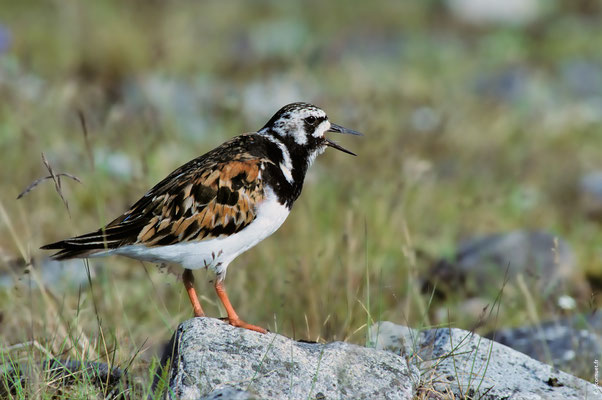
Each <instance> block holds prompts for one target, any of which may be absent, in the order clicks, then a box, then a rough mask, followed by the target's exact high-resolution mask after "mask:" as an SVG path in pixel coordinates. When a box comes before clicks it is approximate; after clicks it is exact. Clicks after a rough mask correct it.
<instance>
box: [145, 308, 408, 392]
mask: <svg viewBox="0 0 602 400" xmlns="http://www.w3.org/2000/svg"><path fill="white" fill-rule="evenodd" d="M166 349H167V351H166V352H165V353H164V356H163V360H162V364H163V365H167V364H168V363H167V359H172V360H173V361H172V362H171V363H170V365H171V369H170V370H169V373H168V374H167V375H166V374H165V373H164V371H160V372H158V373H157V374H156V375H155V376H156V377H159V376H167V377H168V379H167V381H168V382H169V388H168V390H167V393H168V394H167V395H166V397H170V398H178V399H198V398H201V397H202V396H204V395H207V394H211V393H213V392H214V391H215V390H221V389H224V388H231V389H238V390H242V391H248V392H250V393H252V394H253V395H255V396H257V398H260V399H288V398H290V399H308V398H309V399H314V398H325V399H339V398H353V399H411V398H412V396H413V394H414V393H415V383H417V382H418V381H419V374H418V370H417V369H416V368H415V367H412V366H410V365H408V363H407V361H406V359H405V358H403V357H399V356H397V355H395V354H392V353H390V352H386V351H379V350H374V349H369V348H365V347H360V346H357V345H353V344H348V343H342V342H334V343H326V344H322V343H305V342H296V341H294V340H291V339H288V338H286V337H284V336H281V335H278V334H274V333H268V334H265V335H262V334H259V333H256V332H252V331H248V330H245V329H240V328H235V327H232V326H230V325H228V324H226V323H224V322H222V321H220V320H216V319H211V318H194V319H190V320H188V321H186V322H184V323H182V324H181V325H180V326H179V327H178V329H177V330H176V332H175V334H174V337H173V338H172V342H171V343H170V344H169V345H168V346H167V348H166ZM156 380H157V379H156ZM156 384H157V382H155V388H156V387H157V385H156Z"/></svg>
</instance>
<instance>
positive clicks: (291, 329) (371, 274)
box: [0, 1, 602, 398]
mask: <svg viewBox="0 0 602 400" xmlns="http://www.w3.org/2000/svg"><path fill="white" fill-rule="evenodd" d="M310 4H311V5H302V4H293V3H290V4H289V3H284V2H283V3H280V2H279V3H275V2H274V3H269V2H266V3H261V4H250V3H249V4H248V3H245V2H234V3H230V4H228V5H223V4H218V3H215V4H203V5H200V4H195V3H185V4H180V3H179V4H175V3H169V2H167V3H163V2H157V3H153V6H152V7H142V6H141V3H140V2H137V1H132V2H127V3H122V2H118V1H105V2H94V3H87V2H86V3H56V2H55V3H51V2H48V3H44V4H43V5H41V4H33V3H29V2H12V3H10V4H4V5H3V6H2V7H1V8H0V27H4V28H6V29H7V30H8V31H9V32H10V36H11V38H12V39H11V40H12V44H11V46H10V48H9V49H7V50H0V96H1V97H2V99H3V100H2V102H0V159H2V160H3V163H2V164H3V166H4V168H2V169H0V182H2V183H1V185H2V190H0V206H1V209H0V211H2V218H1V221H2V222H1V223H0V253H1V256H2V260H3V261H2V262H0V269H1V270H3V271H4V272H5V273H6V274H11V275H12V276H14V278H15V280H16V281H17V283H16V284H15V285H14V286H10V287H2V288H0V304H2V308H1V310H0V318H1V323H0V347H1V348H2V349H3V350H2V355H3V357H4V360H12V361H15V362H17V361H19V362H25V363H26V364H28V365H32V366H33V365H39V362H40V361H42V360H44V359H45V357H47V355H45V352H43V351H40V350H39V349H40V348H43V349H45V350H46V351H47V352H48V353H49V354H52V355H53V356H55V357H56V356H59V355H60V356H69V357H72V358H73V359H77V360H82V361H85V360H100V361H103V362H108V363H110V364H111V365H118V366H121V367H124V366H127V365H130V368H129V371H131V373H132V374H133V375H134V376H137V377H139V379H140V380H141V383H140V386H139V387H140V388H142V389H141V390H142V392H143V393H144V390H147V389H145V388H147V387H148V376H149V375H150V374H149V368H150V367H151V365H153V363H154V362H156V361H154V360H156V354H157V352H156V351H154V349H155V348H157V346H159V345H160V344H162V343H163V342H164V341H166V340H167V339H168V338H169V336H170V335H171V333H172V331H173V330H174V329H175V327H176V326H177V324H178V323H179V322H181V321H183V320H185V319H186V318H189V317H190V315H191V313H190V309H189V308H190V307H189V305H188V304H187V299H186V296H185V292H184V290H183V289H182V287H181V286H182V285H181V283H180V282H179V281H178V280H177V279H176V278H175V277H174V276H172V275H169V274H166V273H164V272H162V271H159V270H157V269H156V268H155V267H154V266H152V265H149V264H144V265H143V264H141V263H138V262H135V261H131V260H127V259H118V258H110V259H104V260H94V261H92V262H91V263H90V275H91V282H90V284H86V283H85V282H84V283H83V284H82V285H81V286H79V287H78V286H77V285H75V286H72V287H69V288H65V289H56V288H55V287H53V286H52V285H47V284H44V282H40V281H39V280H38V279H37V278H36V276H37V275H39V274H38V273H39V268H40V265H41V263H40V260H42V259H43V257H46V256H47V254H46V253H43V252H41V251H40V250H38V248H39V247H40V246H41V245H43V244H46V243H48V242H51V241H54V240H59V239H62V238H64V237H67V236H70V235H74V234H80V233H84V232H87V231H90V230H92V229H95V228H97V227H98V226H100V225H102V224H104V223H106V222H107V221H109V220H110V219H111V218H112V217H114V216H117V215H119V214H120V213H121V212H123V211H124V210H125V209H126V207H128V206H129V205H131V204H132V203H133V202H134V201H135V200H136V199H137V198H138V197H140V196H141V195H142V194H143V193H144V192H145V191H146V190H147V189H148V188H149V187H151V186H152V185H154V184H155V183H156V182H158V181H159V180H160V179H162V178H163V177H164V176H165V175H166V174H168V173H169V172H170V171H172V170H173V169H175V168H176V167H178V166H179V165H181V164H182V163H184V162H186V161H188V160H189V159H191V158H193V157H196V156H198V155H199V154H202V153H204V152H205V151H207V150H209V149H211V148H213V147H214V146H216V145H218V144H219V143H221V142H222V141H224V140H225V139H227V138H229V137H231V136H234V135H236V134H238V133H240V132H244V131H249V130H253V129H257V128H260V127H261V126H262V124H263V123H264V122H265V121H266V120H267V119H268V118H269V117H270V116H271V114H272V113H273V112H274V111H275V110H276V109H277V108H278V107H280V106H281V105H283V104H284V103H286V102H289V101H297V100H306V101H310V102H314V103H316V104H318V105H320V106H322V107H323V108H324V109H326V110H327V111H328V112H329V116H330V117H331V118H332V120H333V121H335V122H337V123H339V124H341V125H343V126H348V127H350V128H353V129H357V130H359V131H362V132H364V133H365V134H366V136H365V137H364V138H362V139H358V140H353V139H348V138H343V139H341V140H342V141H344V145H345V146H346V147H348V148H350V149H351V150H353V151H355V152H357V153H358V154H359V156H358V157H357V158H352V157H348V156H346V155H344V154H337V153H335V152H327V154H325V155H324V156H322V157H320V158H319V159H318V160H317V162H316V165H314V167H313V168H312V170H311V171H310V173H309V175H308V177H307V181H306V185H305V188H304V192H303V194H302V196H301V198H300V199H299V200H298V202H297V203H296V205H295V208H294V210H293V212H292V214H291V216H290V217H289V218H288V220H287V221H286V223H285V224H284V226H283V227H282V228H281V229H280V230H279V231H278V232H277V233H276V234H275V235H274V236H272V237H271V238H269V239H267V240H265V241H264V242H262V243H261V245H259V246H257V247H256V248H255V249H253V250H251V251H249V252H248V253H245V254H244V255H242V256H240V257H239V258H238V259H237V260H235V261H234V262H233V263H232V265H231V266H230V269H229V271H230V272H229V275H228V278H227V280H226V286H227V288H228V291H229V294H230V296H231V300H232V303H233V304H234V306H235V307H236V308H237V311H238V312H239V314H240V315H241V316H242V317H243V318H245V319H246V320H248V321H249V322H250V323H255V324H258V325H262V326H265V327H268V328H269V329H272V330H277V331H278V332H280V333H282V334H285V335H287V336H290V337H294V338H297V339H309V340H316V339H320V340H324V341H330V340H347V341H351V342H356V343H363V342H364V340H365V339H364V336H365V335H364V332H365V331H364V328H365V327H366V326H367V325H369V324H370V323H372V322H374V321H377V320H392V321H394V322H398V323H403V324H407V325H409V326H416V325H422V324H426V325H447V324H451V325H452V326H455V327H461V328H470V327H472V326H474V324H475V321H476V320H478V315H475V314H474V313H471V312H468V311H467V310H466V308H465V307H464V305H465V296H463V292H462V290H461V289H460V290H457V291H454V292H453V293H448V296H447V297H446V298H445V299H439V298H437V297H433V296H432V295H433V293H432V292H428V291H427V292H422V291H420V287H421V286H422V283H423V281H424V280H425V278H427V277H428V268H429V266H430V261H429V257H430V258H438V257H440V256H445V255H451V254H452V253H453V249H454V244H455V243H456V242H457V241H458V240H459V239H460V238H463V237H466V236H472V235H478V234H483V233H489V232H498V231H506V230H513V229H541V230H545V231H549V232H554V233H556V234H558V235H559V236H560V237H562V238H564V239H566V240H567V241H568V242H569V243H570V244H571V245H572V246H573V248H574V250H575V252H576V255H577V258H578V264H577V265H578V267H577V269H576V270H575V271H574V275H573V276H572V277H570V279H571V281H575V282H577V283H582V282H586V281H588V280H589V281H590V282H596V281H597V282H600V281H601V280H602V274H601V273H600V271H602V265H601V264H602V261H601V260H600V257H598V250H597V248H598V244H599V243H600V241H601V240H602V233H601V231H600V229H599V225H598V223H597V222H596V221H593V220H591V219H588V218H587V217H586V215H585V214H584V213H583V212H582V210H581V209H580V208H579V197H578V191H577V183H578V180H579V178H580V176H581V175H582V174H583V173H585V172H587V171H590V170H595V169H599V168H600V167H601V161H600V156H599V148H600V147H601V146H602V135H599V134H598V131H599V130H600V125H601V121H602V118H601V117H600V114H599V112H596V108H595V105H596V104H599V103H596V95H595V93H596V90H595V89H596V86H595V85H596V83H595V82H596V81H595V80H594V82H593V83H592V84H591V87H590V88H587V87H586V88H581V87H579V86H578V85H576V84H573V83H571V82H573V81H572V80H571V79H573V78H570V76H571V75H570V73H571V72H570V68H572V65H574V63H586V66H587V65H590V66H594V67H596V66H597V67H598V68H599V67H600V65H602V59H601V58H602V57H601V56H600V53H599V48H598V47H599V46H598V43H600V40H598V39H602V27H600V25H599V24H596V23H592V22H591V19H590V18H591V17H589V16H588V15H600V14H599V13H600V9H599V7H598V8H597V7H596V6H593V9H592V10H589V11H588V12H587V13H585V12H583V11H582V10H581V9H579V7H577V6H574V5H571V6H568V5H566V6H565V5H560V4H558V5H556V6H555V7H556V8H553V7H552V9H551V11H550V12H548V14H546V16H545V18H544V19H543V20H542V21H541V22H538V23H535V24H533V25H532V26H529V27H527V28H520V27H515V28H511V27H506V28H494V27H482V28H475V27H469V26H466V25H463V24H462V23H460V22H458V21H457V20H455V19H454V18H453V17H451V16H450V14H449V13H448V12H447V11H446V8H445V7H444V6H443V5H442V4H441V3H440V2H438V1H431V2H402V3H399V4H394V3H388V2H379V3H377V4H373V3H370V4H368V3H366V4H363V3H361V4H357V5H355V6H354V7H347V6H346V4H343V3H342V2H340V1H339V2H329V3H327V4H323V3H319V2H312V3H310ZM0 49H2V45H1V43H0ZM567 71H568V72H567ZM513 79H515V81H513ZM508 82H510V83H508ZM512 82H515V83H514V84H513V83H512ZM513 85H514V86H513ZM588 90H589V91H588ZM598 93H599V92H598ZM80 115H83V116H84V119H85V122H86V130H85V133H86V134H85V135H84V130H83V129H82V123H81V119H80V117H79V116H80ZM42 153H44V155H45V157H46V159H47V161H48V163H49V165H50V166H51V167H52V169H53V170H54V172H55V173H57V174H59V173H68V174H72V175H73V176H76V177H77V178H78V179H80V180H81V184H80V183H77V182H75V181H72V180H70V179H68V178H67V179H65V178H63V179H62V180H61V182H62V183H61V191H62V193H63V196H64V198H65V200H66V201H67V202H68V204H69V212H67V210H66V208H65V205H64V203H63V201H62V199H61V198H60V197H59V196H58V195H57V192H56V190H55V188H54V185H53V184H52V183H51V182H50V181H45V182H42V183H40V184H39V185H38V186H37V187H35V188H34V189H33V190H32V191H30V192H29V193H27V194H26V195H25V196H24V197H23V198H22V199H20V200H16V197H17V195H18V194H19V193H21V192H22V191H23V190H24V189H25V188H26V187H27V186H28V185H29V184H30V183H31V182H34V181H35V180H36V179H39V178H42V177H45V176H47V175H48V171H47V169H46V167H45V166H44V164H43V162H42V159H41V156H40V155H41V154H42ZM424 255H427V257H424ZM18 260H25V261H26V262H20V264H19V262H18ZM29 261H32V265H31V266H28V267H18V268H15V267H14V265H15V263H16V264H17V265H26V264H27V262H29ZM82 268H85V265H84V263H83V262H82ZM196 277H197V288H198V291H199V292H200V293H201V294H202V299H201V301H202V302H203V305H204V307H205V310H206V311H207V312H208V314H209V315H211V316H220V315H223V311H222V310H220V308H219V306H218V304H217V303H216V297H215V296H214V294H213V289H212V285H211V283H210V280H211V279H213V277H212V276H210V275H208V274H205V273H204V272H202V271H200V272H197V273H196ZM502 282H503V274H502V276H501V278H500V285H499V286H498V287H492V288H488V289H487V290H485V291H484V292H486V293H487V296H486V298H485V301H486V302H490V303H491V304H493V302H494V300H495V295H496V293H497V291H498V290H499V288H500V287H501V285H502ZM34 283H35V284H34ZM494 286H495V285H494ZM575 287H581V286H577V285H572V284H571V285H569V293H568V294H571V295H573V296H574V297H575V298H577V300H578V306H577V307H578V310H581V311H587V310H590V309H593V308H596V307H598V306H599V304H600V298H599V295H597V294H596V293H597V291H599V290H600V288H599V287H593V288H592V290H590V291H587V292H583V291H580V290H578V289H573V290H572V291H571V288H575ZM532 295H538V294H537V293H532ZM558 314H559V310H558V309H557V308H555V307H554V306H553V304H551V303H550V301H549V299H545V298H540V297H536V298H533V299H532V301H527V302H525V297H524V295H523V292H522V291H521V290H520V287H519V286H517V285H516V284H515V283H513V282H510V283H509V284H508V287H507V290H506V292H505V294H504V298H503V300H502V306H501V308H500V311H499V316H498V320H497V325H496V324H494V322H493V321H490V320H487V321H484V322H483V323H482V324H481V325H480V326H479V328H478V332H479V333H484V332H487V331H488V330H490V329H492V328H495V327H500V326H515V325H520V324H523V323H524V321H529V320H533V316H534V315H535V316H536V318H537V319H538V320H546V319H550V318H553V317H555V316H557V315H558ZM423 321H424V322H423ZM33 342H37V343H39V345H40V346H39V347H35V349H37V350H34V348H32V347H31V346H30V347H27V349H28V350H24V348H19V350H15V348H14V347H13V346H15V345H19V344H23V343H33ZM10 349H12V350H10ZM3 364H4V362H3ZM40 373H41V372H40ZM34 375H35V374H34ZM40 376H43V374H42V375H40V374H38V377H40ZM39 379H41V381H44V379H43V378H39ZM89 387H90V385H83V386H81V387H79V386H78V388H79V389H77V390H79V391H80V392H81V393H80V394H81V395H80V398H86V397H89V393H88V392H87V390H88V388H89ZM30 390H33V389H31V388H29V387H28V388H26V389H23V391H22V392H19V393H18V394H17V395H15V396H16V398H24V397H28V396H29V395H31V394H32V392H30ZM136 390H138V389H136ZM35 394H36V395H39V396H40V397H41V398H50V397H52V396H54V395H55V394H56V392H55V391H52V390H49V391H47V392H44V390H43V389H40V391H39V392H36V393H35ZM59 396H63V398H77V396H76V395H74V394H73V393H69V394H68V395H66V394H59Z"/></svg>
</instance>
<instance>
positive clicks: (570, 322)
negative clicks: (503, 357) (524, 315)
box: [486, 310, 602, 376]
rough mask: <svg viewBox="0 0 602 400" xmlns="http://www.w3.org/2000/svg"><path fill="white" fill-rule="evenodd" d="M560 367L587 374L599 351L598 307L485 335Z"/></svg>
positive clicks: (601, 346) (601, 352) (601, 337)
mask: <svg viewBox="0 0 602 400" xmlns="http://www.w3.org/2000/svg"><path fill="white" fill-rule="evenodd" d="M486 336H487V337H488V338H491V339H493V340H495V341H496V342H499V343H502V344H504V345H506V346H508V347H511V348H513V349H514V350H517V351H520V352H521V353H524V354H527V355H528V356H529V357H532V358H534V359H536V360H539V361H542V362H545V363H548V364H551V365H553V366H554V367H556V368H560V369H562V370H566V371H571V372H573V373H577V374H580V375H582V376H588V375H589V374H590V373H591V371H592V368H593V367H592V366H593V365H594V360H595V359H596V358H600V355H602V311H601V310H598V312H595V313H591V314H588V315H578V316H574V317H570V318H562V319H558V320H556V321H547V322H544V323H542V324H540V325H531V326H523V327H518V328H507V329H500V330H498V331H495V332H492V333H489V334H488V335H486Z"/></svg>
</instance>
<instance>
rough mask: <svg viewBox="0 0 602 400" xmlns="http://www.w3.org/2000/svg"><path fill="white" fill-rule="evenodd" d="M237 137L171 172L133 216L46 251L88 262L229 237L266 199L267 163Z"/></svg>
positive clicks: (127, 214) (131, 211) (245, 140)
mask: <svg viewBox="0 0 602 400" xmlns="http://www.w3.org/2000/svg"><path fill="white" fill-rule="evenodd" d="M252 141H253V138H251V137H248V136H247V137H244V136H242V137H238V138H235V139H233V140H231V141H229V142H226V143H225V144H224V145H222V146H220V147H218V148H217V149H215V150H213V151H211V152H209V153H207V154H205V155H203V156H201V157H199V158H196V159H194V160H192V161H190V162H189V163H187V164H185V165H183V166H182V167H180V168H178V169H177V170H175V171H174V172H172V173H171V174H170V175H169V176H168V177H166V178H165V179H164V180H163V181H161V182H159V183H158V184H157V185H156V186H155V187H153V188H152V189H151V190H150V191H149V192H148V193H147V194H146V195H144V197H142V198H141V199H140V200H138V201H137V202H136V203H135V204H134V205H133V206H132V207H131V208H130V209H129V210H128V211H126V212H125V213H124V214H123V215H121V216H120V217H119V218H117V219H115V220H114V221H112V222H110V223H109V224H108V225H106V226H105V227H104V228H101V229H99V230H98V231H96V232H92V233H88V234H85V235H81V236H77V237H74V238H71V239H66V240H64V241H60V242H56V243H52V244H50V245H47V246H44V247H43V248H44V249H60V250H61V251H60V252H59V253H57V254H55V255H54V257H55V258H58V259H64V258H71V257H85V256H87V255H90V254H93V253H95V252H98V251H102V250H104V249H114V248H117V247H121V246H125V245H131V244H144V245H146V246H149V247H153V246H165V245H169V244H174V243H180V242H188V241H199V240H204V239H209V238H217V237H222V236H224V235H230V234H233V233H236V232H238V231H240V230H242V229H244V228H245V227H246V226H247V225H248V224H250V223H251V222H252V221H253V220H254V219H255V217H256V211H257V206H258V205H259V203H261V202H262V201H263V200H264V196H265V193H264V185H263V181H262V179H261V171H262V170H263V169H264V168H265V164H267V163H271V161H269V160H268V159H267V158H265V157H260V156H256V155H253V154H250V153H249V152H247V151H245V149H244V148H243V145H244V144H245V143H247V144H248V143H249V142H251V143H252Z"/></svg>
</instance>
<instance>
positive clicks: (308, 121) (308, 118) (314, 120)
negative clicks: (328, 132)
mask: <svg viewBox="0 0 602 400" xmlns="http://www.w3.org/2000/svg"><path fill="white" fill-rule="evenodd" d="M305 122H307V123H308V124H310V125H313V124H315V123H316V117H314V116H313V115H310V116H309V117H307V118H305Z"/></svg>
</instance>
